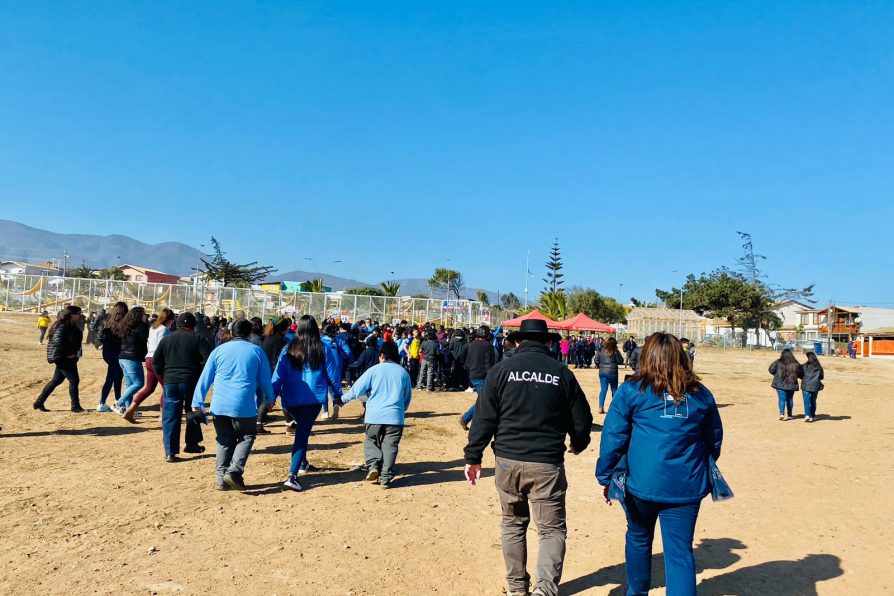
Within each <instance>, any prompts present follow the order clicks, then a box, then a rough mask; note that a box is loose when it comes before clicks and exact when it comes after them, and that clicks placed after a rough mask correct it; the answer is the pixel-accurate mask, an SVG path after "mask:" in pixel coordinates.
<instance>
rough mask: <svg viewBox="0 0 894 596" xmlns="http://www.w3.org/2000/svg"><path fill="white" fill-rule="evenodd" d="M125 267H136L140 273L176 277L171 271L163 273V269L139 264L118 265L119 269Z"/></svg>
mask: <svg viewBox="0 0 894 596" xmlns="http://www.w3.org/2000/svg"><path fill="white" fill-rule="evenodd" d="M125 267H130V268H131V269H136V270H137V271H139V272H141V273H158V274H161V275H170V276H171V277H178V276H176V275H173V274H171V273H165V272H164V271H159V270H158V269H150V268H149V267H141V266H140V265H121V266H120V267H118V268H119V269H124V268H125Z"/></svg>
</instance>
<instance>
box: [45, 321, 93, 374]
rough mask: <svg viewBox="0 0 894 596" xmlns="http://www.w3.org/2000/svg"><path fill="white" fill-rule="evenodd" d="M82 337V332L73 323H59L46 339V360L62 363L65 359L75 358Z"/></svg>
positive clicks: (52, 362) (51, 362)
mask: <svg viewBox="0 0 894 596" xmlns="http://www.w3.org/2000/svg"><path fill="white" fill-rule="evenodd" d="M83 339H84V334H83V333H82V332H81V330H80V329H78V328H77V327H76V326H75V325H72V324H71V323H59V324H58V325H56V328H55V329H53V333H52V335H50V338H49V340H47V362H49V363H50V364H62V363H64V362H65V361H66V360H75V359H76V358H77V355H78V352H79V351H80V349H81V342H82V341H83ZM73 357H74V358H73Z"/></svg>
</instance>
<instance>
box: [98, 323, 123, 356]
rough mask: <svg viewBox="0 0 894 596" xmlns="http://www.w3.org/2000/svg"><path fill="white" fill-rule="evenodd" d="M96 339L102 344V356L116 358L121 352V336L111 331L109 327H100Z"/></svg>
mask: <svg viewBox="0 0 894 596" xmlns="http://www.w3.org/2000/svg"><path fill="white" fill-rule="evenodd" d="M98 341H99V343H101V344H102V355H103V357H109V358H113V359H115V360H117V359H118V355H119V354H121V338H120V337H118V336H117V335H115V334H114V333H112V329H111V328H110V327H103V328H102V329H100V331H99V337H98Z"/></svg>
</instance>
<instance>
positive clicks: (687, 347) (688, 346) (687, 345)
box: [680, 337, 695, 364]
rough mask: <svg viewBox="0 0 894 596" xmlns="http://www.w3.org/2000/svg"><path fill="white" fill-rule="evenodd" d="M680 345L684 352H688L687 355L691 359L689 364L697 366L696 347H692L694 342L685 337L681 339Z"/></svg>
mask: <svg viewBox="0 0 894 596" xmlns="http://www.w3.org/2000/svg"><path fill="white" fill-rule="evenodd" d="M680 345H681V346H683V351H684V352H686V355H687V356H688V357H689V363H690V364H695V346H694V345H692V342H691V341H689V340H688V339H686V338H685V337H681V338H680Z"/></svg>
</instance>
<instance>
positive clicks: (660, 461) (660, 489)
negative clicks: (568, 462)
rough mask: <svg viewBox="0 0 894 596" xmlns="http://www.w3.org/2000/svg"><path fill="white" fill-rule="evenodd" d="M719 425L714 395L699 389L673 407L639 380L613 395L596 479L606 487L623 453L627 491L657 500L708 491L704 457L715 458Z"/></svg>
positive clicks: (686, 499)
mask: <svg viewBox="0 0 894 596" xmlns="http://www.w3.org/2000/svg"><path fill="white" fill-rule="evenodd" d="M722 442H723V425H722V424H721V422H720V413H719V412H718V410H717V404H716V403H715V402H714V396H713V395H711V392H710V391H708V390H707V389H705V388H704V387H702V388H701V389H700V390H699V391H697V392H695V393H687V394H686V398H685V400H684V402H683V403H682V404H681V405H680V406H678V407H675V406H674V401H673V398H672V397H670V396H666V397H665V396H660V395H657V394H655V392H654V391H652V390H651V389H646V390H645V391H642V392H641V391H640V384H639V383H624V384H623V385H621V387H620V389H618V392H617V393H616V394H615V398H614V401H613V402H612V405H611V408H609V410H608V415H607V416H606V417H605V426H603V428H602V440H601V443H600V447H599V461H598V462H597V463H596V479H597V480H598V481H599V484H601V485H602V486H606V485H608V484H609V482H610V481H611V475H612V472H613V471H614V469H615V467H616V466H617V465H618V462H619V461H620V460H621V458H622V457H623V456H624V455H625V454H626V455H627V468H628V475H627V490H628V491H630V493H631V494H633V495H634V496H636V497H639V498H640V499H645V500H647V501H656V502H659V503H688V502H691V501H698V500H701V499H702V498H703V497H704V496H705V495H707V494H708V493H710V492H711V485H710V484H709V482H708V455H711V456H713V457H714V459H715V460H716V459H719V458H720V445H721V443H722Z"/></svg>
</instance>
